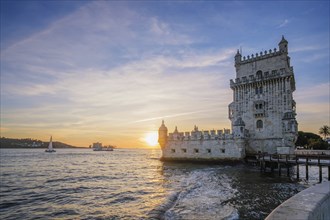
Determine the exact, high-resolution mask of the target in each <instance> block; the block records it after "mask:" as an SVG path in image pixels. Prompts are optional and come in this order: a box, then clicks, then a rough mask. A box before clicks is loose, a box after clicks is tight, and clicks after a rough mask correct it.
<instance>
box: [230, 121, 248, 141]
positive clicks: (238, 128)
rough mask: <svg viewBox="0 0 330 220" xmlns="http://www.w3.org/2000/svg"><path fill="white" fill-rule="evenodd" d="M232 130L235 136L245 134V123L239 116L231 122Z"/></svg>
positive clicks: (241, 136)
mask: <svg viewBox="0 0 330 220" xmlns="http://www.w3.org/2000/svg"><path fill="white" fill-rule="evenodd" d="M232 130H233V133H234V136H235V137H240V138H243V137H244V136H245V134H244V132H245V123H244V121H243V119H242V118H241V117H239V118H238V119H237V120H236V121H235V122H234V123H233V127H232Z"/></svg>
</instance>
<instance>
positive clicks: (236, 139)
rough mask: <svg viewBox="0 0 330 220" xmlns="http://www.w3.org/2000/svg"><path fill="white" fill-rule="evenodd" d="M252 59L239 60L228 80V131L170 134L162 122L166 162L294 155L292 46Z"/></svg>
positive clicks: (281, 45) (283, 43) (281, 46)
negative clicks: (267, 154) (258, 154)
mask: <svg viewBox="0 0 330 220" xmlns="http://www.w3.org/2000/svg"><path fill="white" fill-rule="evenodd" d="M278 45H279V48H278V49H276V48H274V49H273V50H268V51H262V52H260V53H256V54H255V55H254V54H252V55H251V56H247V57H245V56H244V57H242V55H241V53H240V52H239V51H237V54H236V55H235V68H236V79H235V80H230V88H231V89H232V90H233V102H232V103H230V104H229V108H228V114H229V119H230V120H231V131H232V132H230V129H224V130H217V131H215V130H211V131H199V130H198V127H196V126H195V128H194V130H193V131H191V132H179V131H178V130H177V128H175V130H174V132H173V133H169V134H168V133H167V128H166V126H165V124H164V121H163V122H162V125H161V127H160V128H159V131H158V133H159V144H160V146H161V149H162V153H163V156H162V158H163V159H164V160H224V159H228V160H233V159H234V160H236V159H242V158H244V157H245V155H246V154H253V153H293V151H294V144H295V142H296V139H297V135H298V128H297V126H298V124H297V121H296V118H295V116H296V103H295V101H294V100H293V95H292V94H293V92H294V91H295V79H294V73H293V67H292V66H290V57H289V56H288V41H287V40H286V39H285V38H284V37H283V36H282V39H281V41H280V43H279V44H278Z"/></svg>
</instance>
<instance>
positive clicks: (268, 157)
mask: <svg viewBox="0 0 330 220" xmlns="http://www.w3.org/2000/svg"><path fill="white" fill-rule="evenodd" d="M254 157H255V162H257V163H258V164H259V165H260V171H261V172H265V171H266V169H267V167H269V168H270V169H271V172H274V169H277V171H278V174H279V175H280V176H281V172H282V168H286V170H287V176H289V175H290V167H292V166H296V169H297V179H299V168H300V167H301V166H305V170H306V179H307V180H308V179H309V166H317V167H319V182H322V167H327V168H328V180H329V181H330V155H327V154H324V155H322V154H309V155H308V154H304V155H298V154H256V155H254ZM250 158H251V157H250Z"/></svg>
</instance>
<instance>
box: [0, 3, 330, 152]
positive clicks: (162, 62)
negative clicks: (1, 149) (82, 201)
mask: <svg viewBox="0 0 330 220" xmlns="http://www.w3.org/2000/svg"><path fill="white" fill-rule="evenodd" d="M329 20H330V18H329V2H328V1H290V2H285V1H271V2H261V1H255V2H254V1H219V2H217V1H207V2H204V1H200V2H197V1H193V2H189V1H181V2H175V1H157V2H156V1H154V2H153V1H127V2H117V1H1V136H5V137H34V138H39V139H42V140H47V139H48V138H49V135H53V136H54V139H55V140H56V139H57V140H59V141H64V142H67V143H70V144H75V145H81V146H88V145H89V144H91V143H92V142H96V141H101V142H103V143H105V144H106V143H114V144H117V145H118V146H122V147H143V146H145V142H144V141H143V137H144V135H145V134H146V133H147V132H152V131H157V129H158V127H159V126H160V124H161V119H165V123H166V125H167V126H168V128H169V130H170V131H172V130H174V126H175V125H177V126H178V128H179V130H181V131H190V130H192V128H193V126H194V125H195V124H196V125H198V126H199V128H201V129H204V130H209V129H213V128H215V129H221V128H229V127H230V122H229V120H228V115H227V112H228V110H227V106H228V104H229V103H230V102H231V99H232V91H231V90H230V87H229V80H230V79H232V78H235V70H234V63H233V60H234V55H235V52H236V50H237V49H238V48H242V51H243V56H244V55H246V56H247V55H250V54H252V53H256V52H260V51H262V50H266V49H267V50H268V49H273V48H275V47H277V46H278V45H277V44H278V42H279V41H280V39H281V36H282V35H284V36H285V38H286V39H287V40H288V41H289V56H290V57H291V65H292V66H293V67H294V71H295V78H296V87H297V90H296V92H295V93H294V98H295V100H296V102H297V114H298V115H297V119H298V123H299V130H303V131H312V132H315V133H317V131H318V128H319V127H321V126H322V125H324V124H328V125H329V123H330V122H329V120H330V119H329V117H330V116H329V114H330V113H329V111H330V109H329V108H330V107H329V93H330V91H329Z"/></svg>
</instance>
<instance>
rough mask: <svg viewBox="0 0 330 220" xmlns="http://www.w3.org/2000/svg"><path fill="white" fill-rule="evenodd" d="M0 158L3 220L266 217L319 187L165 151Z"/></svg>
mask: <svg viewBox="0 0 330 220" xmlns="http://www.w3.org/2000/svg"><path fill="white" fill-rule="evenodd" d="M0 153H1V186H0V195H1V197H0V218H1V219H53V218H61V219H147V218H161V219H262V218H265V217H266V216H267V214H268V213H270V212H271V211H272V210H273V209H274V208H275V207H276V206H277V205H279V204H280V203H281V202H283V201H285V200H286V199H288V198H289V197H291V196H292V195H294V194H296V193H297V192H299V191H301V190H303V189H304V188H306V187H307V185H308V184H311V183H313V181H314V182H317V180H316V177H314V176H313V175H311V174H310V179H311V180H310V181H311V182H309V183H308V184H307V183H305V182H301V181H300V182H295V181H294V180H292V179H290V178H288V177H278V176H277V175H275V174H261V173H260V172H259V169H258V168H257V167H251V166H247V165H242V164H241V165H230V166H229V165H205V164H204V165H202V164H191V163H169V162H161V161H159V157H160V155H161V151H160V150H142V149H115V150H114V151H112V152H106V151H103V152H102V151H99V152H94V151H92V150H90V149H57V152H56V153H51V154H50V153H45V152H44V150H43V149H0ZM302 175H303V174H302ZM315 176H316V175H315ZM324 176H325V175H324ZM326 177H327V176H326Z"/></svg>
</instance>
